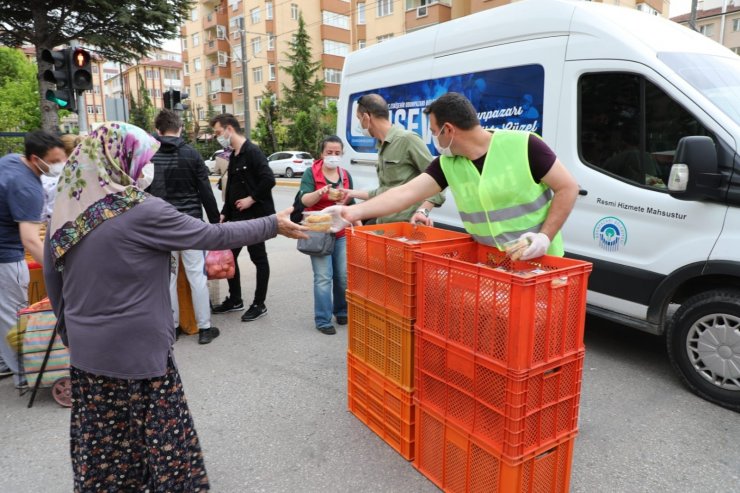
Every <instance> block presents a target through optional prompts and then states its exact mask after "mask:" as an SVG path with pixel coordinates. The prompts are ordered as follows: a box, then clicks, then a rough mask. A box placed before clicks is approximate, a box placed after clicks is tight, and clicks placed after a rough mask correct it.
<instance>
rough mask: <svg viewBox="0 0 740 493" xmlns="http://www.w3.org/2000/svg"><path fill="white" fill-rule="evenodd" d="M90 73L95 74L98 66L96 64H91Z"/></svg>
mask: <svg viewBox="0 0 740 493" xmlns="http://www.w3.org/2000/svg"><path fill="white" fill-rule="evenodd" d="M92 73H93V74H97V73H98V66H97V65H93V66H92Z"/></svg>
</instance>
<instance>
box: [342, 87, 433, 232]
mask: <svg viewBox="0 0 740 493" xmlns="http://www.w3.org/2000/svg"><path fill="white" fill-rule="evenodd" d="M357 119H358V120H360V125H361V126H362V130H363V133H364V134H365V135H367V136H369V137H373V138H375V139H376V140H377V141H378V142H377V147H378V163H377V164H376V170H377V172H378V188H376V189H375V190H369V191H365V190H350V191H349V196H350V197H352V198H356V199H362V200H367V199H371V198H373V197H375V196H376V195H379V194H381V193H383V192H385V191H387V190H390V189H392V188H395V187H398V186H400V185H403V184H404V183H407V182H409V181H411V180H412V179H414V178H416V177H417V176H419V175H421V174H422V173H423V172H424V170H425V169H426V168H427V166H429V163H431V162H432V159H433V157H432V154H431V153H430V152H429V149H427V146H426V145H425V144H424V141H423V140H421V137H419V136H418V135H417V134H416V133H414V132H411V131H409V130H403V129H401V128H399V127H394V126H393V125H391V122H390V120H388V103H387V102H386V101H385V99H383V98H382V97H381V96H380V95H378V94H366V95H364V96H362V97H361V98H360V99H359V100H358V101H357ZM432 195H433V196H432ZM444 200H445V197H444V195H443V194H442V193H439V192H438V193H435V194H430V195H429V196H428V197H419V199H418V200H416V201H414V203H413V204H408V206H406V207H405V208H403V209H402V210H399V211H393V212H392V213H389V214H384V215H382V216H373V217H375V219H376V221H375V222H376V223H392V222H398V221H410V222H412V223H420V224H425V225H428V226H431V224H432V221H431V219H430V218H429V213H430V212H431V210H432V208H434V207H439V206H440V205H442V204H443V203H444Z"/></svg>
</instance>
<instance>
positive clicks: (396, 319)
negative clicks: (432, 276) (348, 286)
mask: <svg viewBox="0 0 740 493" xmlns="http://www.w3.org/2000/svg"><path fill="white" fill-rule="evenodd" d="M347 315H348V319H349V329H348V333H349V335H348V339H349V352H350V353H352V355H353V356H354V357H356V358H357V359H359V360H361V361H362V362H364V363H365V364H367V365H369V366H371V367H372V368H373V369H374V370H376V371H377V372H379V373H380V374H381V375H383V376H384V377H385V378H387V379H388V380H390V381H391V382H393V383H395V384H396V385H398V386H399V387H401V388H403V389H404V390H406V391H412V390H414V339H413V335H414V332H413V329H414V324H413V321H412V320H407V319H405V318H403V317H401V316H400V315H398V314H397V313H395V312H392V311H391V310H389V309H387V308H383V307H382V306H378V305H376V304H375V303H373V302H371V301H367V300H363V299H362V298H360V297H359V296H357V295H354V294H352V293H350V292H349V291H348V292H347Z"/></svg>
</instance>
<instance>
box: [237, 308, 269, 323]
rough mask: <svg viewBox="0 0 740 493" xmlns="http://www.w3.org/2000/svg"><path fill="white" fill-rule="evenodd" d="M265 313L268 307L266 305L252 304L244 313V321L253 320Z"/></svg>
mask: <svg viewBox="0 0 740 493" xmlns="http://www.w3.org/2000/svg"><path fill="white" fill-rule="evenodd" d="M265 315H267V307H266V306H265V305H252V306H250V307H249V310H247V311H246V312H244V315H242V322H253V321H255V320H257V319H258V318H262V317H264V316H265Z"/></svg>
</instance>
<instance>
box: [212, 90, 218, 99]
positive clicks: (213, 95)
mask: <svg viewBox="0 0 740 493" xmlns="http://www.w3.org/2000/svg"><path fill="white" fill-rule="evenodd" d="M217 96H218V93H215V92H214V93H213V94H211V99H213V100H214V101H215V99H216V97H217Z"/></svg>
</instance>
